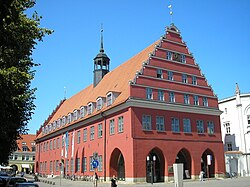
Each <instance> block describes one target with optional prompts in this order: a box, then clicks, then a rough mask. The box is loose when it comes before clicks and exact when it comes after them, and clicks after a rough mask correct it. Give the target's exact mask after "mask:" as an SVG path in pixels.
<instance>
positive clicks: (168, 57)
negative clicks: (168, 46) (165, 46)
mask: <svg viewBox="0 0 250 187" xmlns="http://www.w3.org/2000/svg"><path fill="white" fill-rule="evenodd" d="M166 58H167V60H172V59H173V53H172V52H171V51H167V57H166Z"/></svg>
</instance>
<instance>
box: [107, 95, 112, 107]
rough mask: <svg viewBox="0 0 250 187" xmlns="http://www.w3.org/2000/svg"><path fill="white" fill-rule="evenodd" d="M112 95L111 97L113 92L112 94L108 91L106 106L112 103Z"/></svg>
mask: <svg viewBox="0 0 250 187" xmlns="http://www.w3.org/2000/svg"><path fill="white" fill-rule="evenodd" d="M112 97H113V94H112V93H109V94H108V95H107V106H110V105H112V103H113V100H112Z"/></svg>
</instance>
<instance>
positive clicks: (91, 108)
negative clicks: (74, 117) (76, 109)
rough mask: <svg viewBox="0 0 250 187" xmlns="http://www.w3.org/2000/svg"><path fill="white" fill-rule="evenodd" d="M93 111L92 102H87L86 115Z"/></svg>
mask: <svg viewBox="0 0 250 187" xmlns="http://www.w3.org/2000/svg"><path fill="white" fill-rule="evenodd" d="M93 111H94V105H93V103H89V104H88V106H87V113H88V115H90V114H92V113H93Z"/></svg>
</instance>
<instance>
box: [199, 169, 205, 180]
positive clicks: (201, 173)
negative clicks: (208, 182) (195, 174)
mask: <svg viewBox="0 0 250 187" xmlns="http://www.w3.org/2000/svg"><path fill="white" fill-rule="evenodd" d="M203 177H204V171H201V172H200V175H199V178H200V181H204V179H203Z"/></svg>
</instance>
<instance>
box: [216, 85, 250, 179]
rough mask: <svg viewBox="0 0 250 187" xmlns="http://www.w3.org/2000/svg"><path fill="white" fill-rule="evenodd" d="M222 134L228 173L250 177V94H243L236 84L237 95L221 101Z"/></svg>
mask: <svg viewBox="0 0 250 187" xmlns="http://www.w3.org/2000/svg"><path fill="white" fill-rule="evenodd" d="M219 109H220V110H221V111H223V113H222V114H221V132H222V140H223V143H224V151H225V162H226V171H227V172H228V173H238V174H239V175H241V176H249V169H250V156H249V155H250V93H247V94H242V93H240V89H239V86H238V84H236V90H235V95H234V96H232V97H229V98H226V99H222V100H220V101H219Z"/></svg>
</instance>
